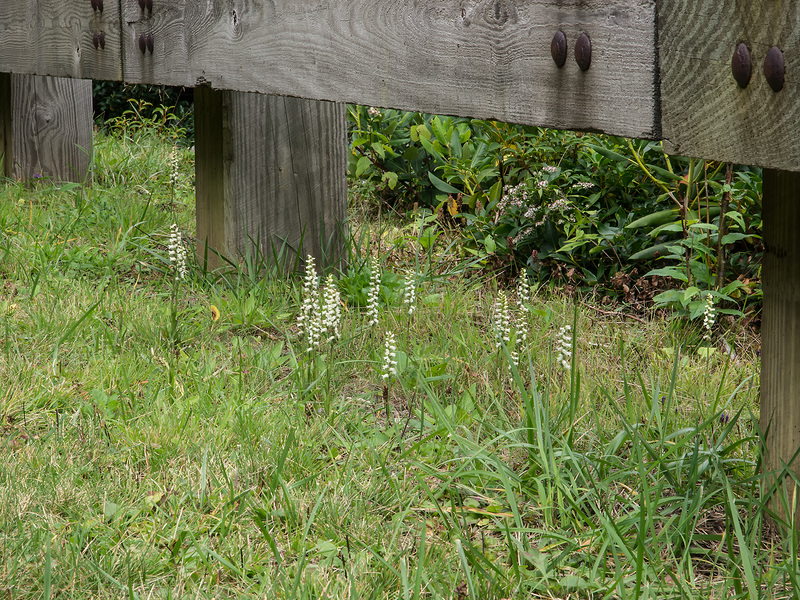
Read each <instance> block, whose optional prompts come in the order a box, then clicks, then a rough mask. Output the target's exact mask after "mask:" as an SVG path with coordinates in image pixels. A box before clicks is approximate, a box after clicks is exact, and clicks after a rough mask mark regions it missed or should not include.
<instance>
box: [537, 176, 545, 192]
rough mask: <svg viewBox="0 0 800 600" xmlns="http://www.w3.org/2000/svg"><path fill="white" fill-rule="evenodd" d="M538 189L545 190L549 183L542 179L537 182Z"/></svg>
mask: <svg viewBox="0 0 800 600" xmlns="http://www.w3.org/2000/svg"><path fill="white" fill-rule="evenodd" d="M536 187H538V188H539V189H540V190H543V189H545V188H546V187H547V181H546V180H544V179H540V180H539V181H537V182H536Z"/></svg>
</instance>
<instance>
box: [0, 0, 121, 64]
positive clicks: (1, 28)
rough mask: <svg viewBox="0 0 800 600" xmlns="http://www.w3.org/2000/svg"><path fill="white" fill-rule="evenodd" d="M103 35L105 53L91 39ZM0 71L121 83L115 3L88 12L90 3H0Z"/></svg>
mask: <svg viewBox="0 0 800 600" xmlns="http://www.w3.org/2000/svg"><path fill="white" fill-rule="evenodd" d="M101 32H102V33H103V34H104V39H105V48H97V49H95V47H94V43H93V36H94V34H95V33H97V34H99V33H101ZM0 71H2V72H6V73H27V74H37V75H53V76H57V77H75V78H78V79H81V78H82V79H115V80H118V79H122V60H121V42H120V5H119V0H104V2H103V11H102V12H100V11H93V10H92V6H91V3H90V2H89V0H69V1H68V2H65V1H64V0H36V1H35V2H34V1H31V0H2V1H1V2H0Z"/></svg>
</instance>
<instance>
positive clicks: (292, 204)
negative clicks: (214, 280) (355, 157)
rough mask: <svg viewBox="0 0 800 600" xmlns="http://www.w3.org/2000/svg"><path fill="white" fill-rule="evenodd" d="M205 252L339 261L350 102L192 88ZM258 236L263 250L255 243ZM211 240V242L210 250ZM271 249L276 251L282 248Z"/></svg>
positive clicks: (201, 250)
mask: <svg viewBox="0 0 800 600" xmlns="http://www.w3.org/2000/svg"><path fill="white" fill-rule="evenodd" d="M195 132H196V133H195V143H196V162H195V165H196V170H197V176H196V197H197V239H198V249H197V251H198V255H199V257H200V259H201V260H203V259H204V258H205V257H208V259H209V264H210V266H211V267H214V266H218V265H219V264H220V263H221V262H222V261H221V260H219V259H218V256H217V253H219V254H221V255H222V256H224V257H226V258H229V259H234V260H235V259H238V258H240V257H242V256H244V255H246V254H247V253H248V252H251V253H253V252H258V253H261V254H262V255H263V256H265V257H266V258H267V259H268V260H269V261H272V259H274V258H278V257H279V256H281V255H282V256H283V258H284V259H286V260H287V261H288V265H291V264H292V261H293V260H294V258H295V257H296V255H297V254H298V253H300V254H301V258H305V255H306V254H311V255H313V256H314V257H316V258H317V260H318V261H320V262H321V263H325V264H329V265H330V264H334V263H339V262H340V261H341V259H342V249H343V242H344V234H345V232H344V224H345V219H346V216H347V215H346V212H347V137H346V136H347V134H346V132H347V121H346V113H345V108H344V106H343V105H341V104H335V103H332V102H318V101H313V100H301V99H297V98H285V97H280V96H264V95H260V94H248V93H243V92H227V91H217V90H212V89H210V88H207V87H203V88H197V89H196V90H195ZM254 244H258V247H257V248H254V247H253V245H254ZM207 248H208V249H207ZM273 250H275V251H278V252H277V255H276V254H274V253H273Z"/></svg>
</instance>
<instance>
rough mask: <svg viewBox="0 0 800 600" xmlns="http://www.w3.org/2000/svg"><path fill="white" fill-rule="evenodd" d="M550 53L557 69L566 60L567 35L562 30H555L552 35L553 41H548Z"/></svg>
mask: <svg viewBox="0 0 800 600" xmlns="http://www.w3.org/2000/svg"><path fill="white" fill-rule="evenodd" d="M550 54H551V55H552V56H553V62H555V63H556V66H557V67H558V68H559V69H560V68H561V67H563V66H564V63H566V62H567V36H566V34H565V33H564V32H563V31H561V30H559V31H556V34H555V35H554V36H553V41H552V42H550Z"/></svg>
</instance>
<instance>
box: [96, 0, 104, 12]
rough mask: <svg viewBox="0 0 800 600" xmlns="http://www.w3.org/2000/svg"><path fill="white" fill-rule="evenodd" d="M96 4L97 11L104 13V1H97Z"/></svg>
mask: <svg viewBox="0 0 800 600" xmlns="http://www.w3.org/2000/svg"><path fill="white" fill-rule="evenodd" d="M95 2H96V4H97V10H99V11H100V12H103V0H95Z"/></svg>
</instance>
